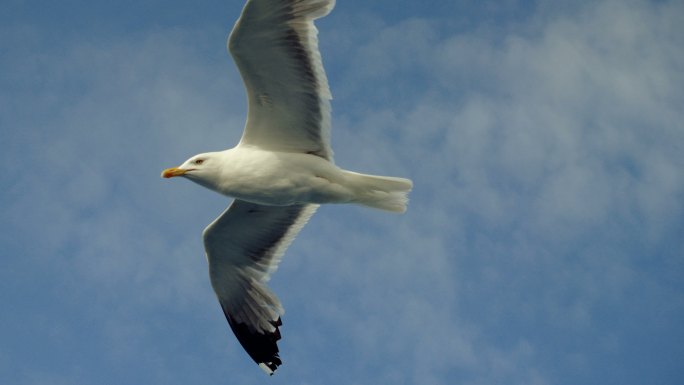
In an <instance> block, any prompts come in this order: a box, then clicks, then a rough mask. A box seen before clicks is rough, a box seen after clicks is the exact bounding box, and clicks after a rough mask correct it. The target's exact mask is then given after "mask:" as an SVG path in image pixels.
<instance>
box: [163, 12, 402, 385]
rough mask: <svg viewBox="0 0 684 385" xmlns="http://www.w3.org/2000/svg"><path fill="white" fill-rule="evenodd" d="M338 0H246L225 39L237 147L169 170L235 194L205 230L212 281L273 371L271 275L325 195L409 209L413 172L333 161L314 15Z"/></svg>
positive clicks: (253, 350) (247, 345)
mask: <svg viewBox="0 0 684 385" xmlns="http://www.w3.org/2000/svg"><path fill="white" fill-rule="evenodd" d="M334 5H335V1H334V0H249V1H247V4H246V5H245V7H244V9H243V11H242V15H241V16H240V18H239V20H238V21H237V23H236V24H235V27H234V28H233V31H232V32H231V34H230V37H229V39H228V48H229V51H230V53H231V54H232V56H233V59H234V60H235V63H236V64H237V66H238V68H239V70H240V74H241V75H242V79H243V81H244V83H245V88H246V90H247V98H248V114H247V122H246V124H245V129H244V133H243V135H242V139H241V140H240V142H239V143H238V145H237V146H236V147H235V148H232V149H228V150H225V151H219V152H209V153H204V154H199V155H195V156H193V157H192V158H190V159H188V160H187V161H186V162H184V163H183V164H182V165H181V166H179V167H175V168H170V169H166V170H164V172H163V173H162V176H164V177H166V178H170V177H174V176H183V177H186V178H188V179H190V180H192V181H193V182H196V183H198V184H200V185H202V186H205V187H207V188H209V189H211V190H214V191H216V192H219V193H221V194H224V195H227V196H230V197H233V198H235V200H234V202H233V203H232V204H231V205H230V207H229V208H228V209H227V210H226V211H225V212H223V214H221V215H220V216H219V217H218V218H217V219H216V220H215V221H214V222H212V223H211V224H210V225H209V226H207V228H206V229H205V230H204V233H203V238H204V246H205V249H206V253H207V259H208V262H209V275H210V278H211V284H212V287H213V288H214V291H215V292H216V295H217V297H218V300H219V302H220V304H221V308H222V309H223V312H224V314H225V316H226V319H227V320H228V323H229V324H230V327H231V329H232V330H233V332H234V333H235V335H236V337H237V339H238V341H239V342H240V344H241V345H242V346H243V347H244V349H245V350H246V351H247V353H248V354H249V355H250V357H252V359H253V360H254V361H255V362H256V363H257V364H258V365H259V366H260V367H261V368H262V369H264V371H266V372H267V373H268V374H273V372H274V371H275V370H276V369H277V368H278V366H279V365H280V364H281V363H282V362H281V360H280V357H279V354H278V346H277V344H276V342H277V341H278V340H279V339H280V330H279V326H280V325H281V319H280V316H281V315H282V314H283V307H282V305H281V304H280V301H278V298H277V297H276V296H275V294H273V293H272V292H271V291H270V290H269V289H268V287H267V286H266V282H267V281H268V279H269V276H270V274H271V273H272V272H273V271H274V270H275V269H276V267H277V265H278V262H279V261H280V258H281V256H282V255H283V253H284V252H285V250H286V249H287V247H288V246H289V244H290V243H291V242H292V240H293V239H294V238H295V236H296V235H297V233H298V232H299V231H300V229H301V228H302V227H303V226H304V225H305V224H306V222H307V221H308V220H309V218H310V217H311V215H313V213H314V212H315V211H316V209H317V208H318V205H319V204H321V203H355V204H361V205H366V206H370V207H375V208H379V209H383V210H388V211H394V212H404V211H405V210H406V204H407V194H408V192H409V191H410V190H411V188H412V183H411V181H410V180H408V179H402V178H393V177H383V176H373V175H364V174H358V173H354V172H351V171H346V170H342V169H340V168H339V167H337V166H335V165H334V163H333V159H332V150H331V148H330V99H331V95H330V90H329V89H328V81H327V79H326V76H325V72H324V70H323V66H322V62H321V57H320V53H319V51H318V40H317V30H316V27H315V26H314V24H313V20H314V19H316V18H319V17H322V16H325V15H327V14H328V13H329V12H330V11H331V10H332V8H333V7H334Z"/></svg>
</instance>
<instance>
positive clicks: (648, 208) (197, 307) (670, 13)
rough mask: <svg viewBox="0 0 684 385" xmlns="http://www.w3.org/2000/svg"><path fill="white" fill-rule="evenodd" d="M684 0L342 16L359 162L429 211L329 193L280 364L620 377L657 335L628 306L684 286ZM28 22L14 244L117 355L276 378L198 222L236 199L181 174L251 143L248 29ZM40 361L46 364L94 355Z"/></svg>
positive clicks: (342, 83) (19, 105) (61, 336)
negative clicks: (410, 184)
mask: <svg viewBox="0 0 684 385" xmlns="http://www.w3.org/2000/svg"><path fill="white" fill-rule="evenodd" d="M683 14H684V10H683V9H682V6H681V5H679V4H677V3H676V2H669V3H667V2H663V3H658V4H655V3H646V2H640V1H627V2H616V1H607V2H600V3H587V4H586V5H584V6H581V7H578V8H577V9H576V10H575V11H573V12H571V13H567V14H566V13H563V14H561V13H554V12H551V11H548V10H546V11H544V7H541V8H540V11H539V14H537V15H532V16H531V20H532V21H531V22H530V23H527V24H524V25H523V24H520V25H516V24H506V25H505V27H500V28H495V27H492V26H484V27H482V28H478V29H477V30H474V31H468V30H459V31H453V30H452V29H450V26H448V25H442V24H439V23H437V22H435V21H433V20H424V19H419V18H415V19H412V20H407V21H405V22H401V23H398V24H388V23H387V22H385V21H380V20H374V19H373V17H372V16H368V15H366V16H364V18H362V19H361V21H360V22H359V24H358V27H359V28H356V29H355V31H353V32H354V33H347V32H348V26H346V25H343V24H339V25H335V26H333V27H334V28H332V30H329V31H323V30H322V32H321V39H322V42H323V44H324V45H326V46H327V47H328V48H326V49H329V50H331V51H332V52H329V55H328V56H326V59H327V60H326V63H327V62H332V65H329V66H328V67H329V68H336V69H337V71H335V72H334V73H331V80H332V81H331V87H332V91H333V94H334V95H335V97H336V99H335V101H334V103H335V104H334V105H333V107H334V113H335V115H334V119H335V120H334V125H335V127H334V148H335V149H336V158H337V160H338V163H339V164H340V165H341V166H343V167H348V168H350V169H354V170H358V171H361V172H374V173H382V174H388V175H401V176H408V177H411V178H413V179H414V181H415V182H416V187H415V191H414V193H413V196H412V202H411V206H410V209H409V212H408V213H407V214H406V215H405V216H392V215H389V214H385V213H379V212H375V211H370V210H366V209H362V208H350V207H325V208H323V209H321V210H320V212H319V213H318V214H317V215H316V216H315V217H314V218H313V220H312V223H311V224H310V226H307V227H306V228H305V229H304V231H303V233H302V236H301V237H300V238H299V239H298V240H297V241H296V242H295V243H294V244H293V246H292V248H291V250H290V251H289V252H288V253H287V255H286V258H285V259H284V261H283V264H282V266H281V269H280V270H279V271H278V273H277V274H276V275H275V276H274V277H273V280H272V285H273V287H274V288H275V289H276V292H277V293H278V294H279V295H280V297H281V298H282V299H283V302H284V305H285V307H286V310H287V313H286V316H285V326H284V327H283V333H284V339H283V341H282V344H281V346H282V350H283V356H284V359H285V361H286V366H284V367H283V369H282V371H281V373H279V375H280V377H279V378H280V379H278V378H274V379H275V380H276V381H284V382H299V383H308V382H311V383H314V382H317V383H321V382H323V383H340V382H342V381H344V382H345V383H385V382H390V381H391V382H393V383H398V382H415V383H423V384H430V383H432V384H446V383H453V380H454V379H457V380H459V381H460V382H462V383H469V384H486V383H501V382H504V381H505V382H506V383H525V384H530V383H538V384H544V383H564V382H572V379H573V378H578V377H572V376H573V375H576V374H574V373H580V374H578V376H580V377H579V378H584V377H581V373H596V372H592V370H595V368H594V365H598V364H596V363H595V362H600V360H598V361H597V358H601V357H606V356H607V357H609V358H616V357H617V358H619V359H622V358H624V356H623V355H620V354H621V353H620V352H621V351H626V352H628V353H630V354H634V356H635V357H637V359H640V358H643V357H644V356H643V355H644V354H648V352H646V353H643V352H642V353H639V354H641V355H639V354H635V352H634V350H630V349H629V347H630V345H631V343H630V342H631V341H630V339H631V338H633V337H632V336H631V335H630V332H631V331H632V330H634V329H633V328H632V326H621V325H620V323H619V322H618V321H619V320H620V319H627V321H622V322H629V317H630V316H634V315H635V313H634V310H631V309H632V308H633V307H634V305H635V304H634V301H636V305H639V306H643V307H645V308H646V310H653V309H655V308H658V309H659V308H660V306H661V305H662V303H663V302H665V301H666V298H659V296H661V295H662V294H663V293H674V295H677V294H681V291H678V289H677V287H675V288H667V287H665V285H666V284H667V283H668V282H669V281H667V282H665V283H663V282H660V281H659V278H661V277H660V276H659V273H658V271H655V272H654V271H652V270H648V269H646V270H647V271H646V272H644V271H642V270H643V269H642V264H644V263H652V264H654V265H657V266H660V265H662V264H665V263H670V264H673V265H674V266H678V262H677V261H676V260H677V256H676V255H675V254H676V253H677V250H679V251H681V250H682V244H681V241H680V240H676V239H677V237H676V236H675V234H674V233H675V231H676V229H677V228H680V229H681V218H682V205H681V199H680V198H681V196H682V192H683V189H684V180H683V178H682V176H681V172H679V170H681V169H682V168H683V167H682V166H684V165H683V164H682V163H684V159H683V157H682V155H681V154H680V153H681V151H680V147H681V146H682V144H683V143H684V130H682V123H681V122H682V121H684V119H683V118H684V116H682V115H683V114H684V113H682V111H681V108H680V106H681V104H682V103H681V102H682V100H683V99H684V97H683V96H684V95H683V94H684V93H683V91H682V90H683V89H684V87H682V86H683V85H684V84H683V83H684V79H683V78H682V76H683V75H682V73H684V72H683V71H682V68H684V57H683V54H682V51H681V49H680V48H679V47H681V46H683V44H682V43H683V42H682V39H683V38H682V37H681V36H682V35H681V34H680V33H678V32H680V31H679V30H680V29H681V28H680V27H679V24H678V20H680V19H681V16H682V15H683ZM362 27H363V28H362ZM366 31H370V32H372V33H368V34H367V33H366ZM5 32H7V31H5ZM10 32H11V33H10V34H5V36H33V37H31V38H27V39H24V40H23V41H24V42H27V43H25V44H26V45H25V46H24V48H22V45H21V44H18V43H17V44H15V45H11V44H10V43H7V41H12V39H10V40H7V41H6V42H5V43H4V44H10V47H9V51H8V52H10V53H15V54H16V55H9V57H16V58H17V59H16V60H10V61H9V62H4V64H3V65H4V66H6V68H9V69H10V70H11V71H9V72H7V71H4V74H5V75H4V76H3V77H0V80H2V84H3V85H12V87H13V88H12V90H13V91H12V93H8V92H7V91H5V92H3V91H0V100H1V101H2V102H3V103H2V104H0V112H1V113H2V115H3V116H5V117H6V116H11V117H12V120H9V119H7V118H5V119H6V120H4V121H1V122H3V135H4V134H5V133H6V132H8V133H11V136H10V138H11V140H10V141H9V142H5V143H3V144H2V146H3V151H2V154H1V155H0V157H2V158H1V159H2V161H3V164H15V163H16V161H17V160H24V159H28V162H29V163H30V164H32V165H34V166H35V167H33V168H32V170H33V172H31V173H26V172H23V171H20V170H19V169H11V170H8V171H6V172H5V173H4V175H3V176H2V178H3V179H2V183H3V187H4V186H7V188H6V189H4V191H3V192H2V194H3V195H2V197H3V198H4V199H5V201H6V202H7V203H5V205H6V206H5V207H6V209H5V211H4V214H5V216H4V219H3V222H4V224H3V226H4V227H11V228H13V229H14V230H13V231H14V232H13V233H11V234H13V235H14V236H15V238H13V239H9V236H8V235H3V238H2V241H3V244H9V245H12V246H13V247H15V248H19V247H21V249H20V250H21V251H22V252H25V253H26V254H27V255H26V256H25V258H28V260H30V263H23V262H13V263H15V266H19V267H26V266H33V267H34V268H36V270H37V271H35V272H34V273H31V274H29V275H28V276H31V277H33V278H35V279H45V277H50V276H55V277H58V278H53V279H54V280H52V281H49V282H50V284H49V285H53V286H55V287H58V288H59V289H60V290H61V291H62V292H61V293H60V294H61V295H58V296H55V297H53V296H52V294H50V295H48V297H47V298H48V299H47V300H49V301H55V302H56V304H57V305H67V307H69V308H70V309H71V311H74V312H75V313H74V314H72V316H71V317H73V318H79V317H85V318H88V319H90V320H91V321H92V325H94V326H91V327H92V328H93V330H91V331H90V332H89V334H88V335H89V336H91V337H92V338H93V339H94V341H93V342H92V345H91V346H90V348H89V350H87V352H92V351H93V350H104V352H101V353H102V354H103V357H102V359H101V361H100V362H99V363H97V365H95V364H93V365H94V367H98V368H100V367H103V368H104V369H103V370H105V371H107V370H108V371H114V370H115V369H116V368H122V367H132V368H134V369H139V370H140V371H146V370H148V372H146V373H147V374H146V376H148V377H144V376H145V375H142V374H140V376H141V377H144V378H148V379H150V381H152V382H155V381H156V382H164V383H173V382H178V383H180V382H183V380H186V379H189V378H186V377H187V376H189V375H188V374H187V373H190V372H193V373H203V374H204V375H206V376H207V377H208V378H219V377H222V378H223V379H225V376H227V375H230V376H235V375H237V374H236V373H241V374H240V376H242V375H244V378H240V381H242V382H243V383H249V382H250V381H252V382H256V381H258V380H260V378H259V377H258V375H259V373H258V372H257V371H256V370H255V371H254V373H252V372H250V371H249V370H250V368H251V369H255V368H252V366H253V365H251V363H250V362H249V360H248V359H246V357H245V356H244V353H243V352H241V351H240V349H239V347H237V346H236V345H237V344H236V343H234V341H233V339H232V336H230V333H229V330H228V327H227V325H225V323H224V321H223V320H222V318H221V317H222V315H221V314H220V310H219V309H218V305H216V304H215V303H214V299H213V298H212V297H211V292H210V288H209V285H208V282H207V280H206V270H205V268H206V267H205V263H204V261H203V256H202V248H201V243H200V239H199V233H200V230H201V229H202V227H203V226H205V225H206V224H207V223H208V222H209V221H210V220H212V219H213V217H214V216H216V215H218V213H219V212H220V210H221V209H222V208H223V205H224V201H225V200H224V199H223V198H221V197H216V196H214V195H212V194H211V193H209V192H206V191H203V190H202V189H200V188H197V187H196V186H191V185H190V184H184V183H182V182H181V183H173V182H168V181H162V180H161V179H159V177H158V174H159V172H160V170H161V168H163V167H166V166H170V165H173V164H174V163H175V162H180V161H182V160H183V159H184V158H185V157H187V156H189V155H192V154H193V153H195V152H199V151H204V150H207V149H215V148H221V147H227V146H230V145H231V143H234V142H236V141H237V138H238V136H239V134H240V131H241V126H242V124H243V117H244V97H243V93H242V85H241V83H240V81H239V79H238V78H237V75H236V72H235V71H234V70H232V71H233V72H230V71H231V68H232V66H231V64H230V63H229V61H228V60H229V59H228V57H227V55H226V53H225V52H224V51H223V43H222V42H221V43H220V44H219V43H217V44H216V48H213V46H212V47H205V46H197V42H198V41H214V40H213V39H214V37H215V36H217V35H224V32H223V31H221V32H220V33H217V32H216V31H213V30H211V29H206V30H200V31H188V30H162V31H159V32H155V33H150V34H141V35H139V36H134V37H130V36H128V37H125V38H122V39H118V38H117V39H113V40H112V41H89V40H88V39H87V38H84V39H83V40H82V41H78V42H70V43H69V44H66V43H65V45H64V46H59V47H55V48H52V49H47V50H45V51H42V52H38V51H34V50H35V49H38V48H40V47H43V43H44V42H43V41H40V39H41V37H40V36H41V35H40V32H36V31H33V32H31V31H28V34H27V31H26V30H14V31H10ZM36 35H37V36H36ZM208 35H211V39H210V38H209V37H208ZM331 36H332V37H336V38H344V39H342V40H340V44H339V46H338V45H335V44H331V43H327V44H326V43H325V41H326V39H330V37H331ZM369 36H370V38H369ZM222 38H223V37H221V39H222ZM335 41H337V40H335ZM26 46H28V48H26ZM207 52H210V53H207ZM203 55H208V56H203ZM200 57H205V58H206V57H210V58H211V59H210V62H204V61H202V60H200V59H199V58H200ZM328 58H329V59H328ZM213 60H216V61H215V62H214V61H213ZM0 76H2V75H0ZM36 77H37V78H36ZM5 89H8V88H5ZM19 90H21V91H19ZM0 119H1V118H0ZM8 121H9V122H12V126H6V125H5V124H6V123H5V122H8ZM8 143H9V144H10V145H8ZM217 143H218V144H217ZM169 162H171V164H169ZM46 218H47V219H46ZM48 219H49V220H48ZM36 233H37V234H38V236H35V235H34V234H36ZM673 239H674V240H673ZM664 240H669V242H671V243H672V244H670V245H667V246H662V245H661V244H660V243H661V242H663V241H664ZM633 248H635V249H637V250H633ZM668 250H669V251H668ZM644 253H645V254H653V255H643V254H644ZM649 258H650V259H649ZM666 259H668V260H670V262H663V260H666ZM671 260H674V261H675V262H671ZM48 289H54V287H49V288H48ZM635 292H636V293H641V294H640V295H633V294H634V293H635ZM62 296H66V297H67V298H66V299H65V298H61V297H62ZM650 296H656V298H650ZM88 299H89V300H88ZM79 304H81V305H82V306H83V308H82V309H79V310H77V311H76V310H73V308H74V307H76V306H78V305H79ZM677 306H678V305H670V307H667V308H666V309H665V310H662V312H664V315H666V316H667V315H672V314H681V311H682V309H681V308H680V307H677ZM679 306H681V305H679ZM606 309H607V310H606ZM22 314H23V313H22ZM56 316H59V315H58V314H56ZM643 317H648V316H643ZM647 319H648V318H647ZM32 322H33V323H32V324H31V325H33V326H35V327H36V329H37V330H40V328H39V327H41V326H45V324H46V323H47V322H48V319H47V318H40V319H39V320H37V321H35V320H34V321H32ZM663 322H667V321H663ZM55 324H57V325H59V327H55V328H54V330H53V331H52V333H53V334H54V335H52V336H48V337H49V338H47V339H46V340H47V342H48V343H49V344H50V343H55V345H50V346H52V349H53V351H56V352H59V348H56V347H54V346H57V344H56V342H55V341H58V342H61V341H65V340H66V341H69V340H70V339H69V337H75V336H77V335H78V331H79V330H76V327H73V326H70V325H69V317H66V320H65V318H58V320H57V321H55ZM612 325H615V327H614V328H613V327H612ZM668 326H669V327H671V326H672V324H666V327H668ZM646 330H647V331H649V330H651V329H646ZM39 333H48V332H42V331H39ZM40 335H41V336H42V337H45V334H40ZM81 343H83V342H81ZM594 343H596V345H594ZM582 344H591V345H592V347H591V348H588V347H586V346H581V345H582ZM71 349H75V348H71ZM69 351H72V350H69ZM198 351H201V352H198ZM193 352H198V355H197V357H200V356H201V357H202V358H201V359H198V358H197V357H193V354H192V353H193ZM207 352H209V353H211V354H207ZM81 354H83V355H85V354H84V353H81ZM8 356H9V354H8V353H6V352H4V351H2V350H0V357H1V358H3V360H4V357H8ZM78 357H81V358H87V357H83V356H78ZM604 359H605V358H604ZM87 362H90V361H87ZM223 364H225V366H223ZM22 365H23V366H22V367H21V371H23V373H24V375H25V377H24V379H23V381H24V382H25V383H30V382H32V381H36V379H39V380H40V379H42V378H43V377H44V376H45V377H46V378H53V379H54V378H56V379H58V380H59V381H62V382H71V381H72V380H73V381H76V380H77V379H81V380H83V381H82V382H88V379H90V378H95V376H96V374H93V373H88V372H86V373H85V374H84V373H82V372H79V370H77V369H74V368H71V369H64V370H63V371H62V372H59V369H55V368H53V369H52V370H49V369H48V370H46V372H43V371H35V375H33V376H31V375H29V373H32V372H34V369H35V368H34V367H32V366H30V364H28V363H22ZM84 366H85V364H84ZM84 366H81V368H83V367H84ZM243 366H244V367H243ZM113 368H115V369H113ZM235 368H238V369H239V370H237V369H235ZM188 369H192V370H188ZM81 370H86V369H81ZM3 371H6V369H4V368H3ZM573 371H574V372H573ZM252 375H253V376H252ZM231 378H232V377H231ZM566 378H567V379H566Z"/></svg>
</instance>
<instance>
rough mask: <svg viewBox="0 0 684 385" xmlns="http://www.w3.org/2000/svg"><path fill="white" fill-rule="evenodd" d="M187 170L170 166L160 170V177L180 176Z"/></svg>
mask: <svg viewBox="0 0 684 385" xmlns="http://www.w3.org/2000/svg"><path fill="white" fill-rule="evenodd" d="M186 171H187V170H183V169H182V168H177V167H171V168H167V169H166V170H164V171H162V175H161V176H162V177H164V178H173V177H174V176H182V175H185V173H186Z"/></svg>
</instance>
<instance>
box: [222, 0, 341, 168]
mask: <svg viewBox="0 0 684 385" xmlns="http://www.w3.org/2000/svg"><path fill="white" fill-rule="evenodd" d="M334 6H335V0H249V1H248V2H247V4H246V5H245V7H244V9H243V10H242V15H241V16H240V19H239V20H238V21H237V23H236V24H235V27H234V28H233V31H232V32H231V34H230V37H229V38H228V49H229V51H230V53H231V54H232V56H233V59H234V60H235V63H236V64H237V66H238V69H239V70H240V74H241V75H242V80H243V81H244V83H245V87H246V89H247V99H248V114H247V123H246V125H245V131H244V133H243V135H242V139H241V140H240V144H239V145H252V146H257V147H260V148H264V149H268V150H275V151H286V152H302V153H310V154H315V155H318V156H321V157H323V158H325V159H328V160H332V150H331V149H330V99H331V98H332V96H331V95H330V90H329V88H328V80H327V78H326V76H325V71H324V69H323V64H322V62H321V54H320V52H319V51H318V38H317V34H318V31H317V30H316V27H315V26H314V23H313V20H314V19H317V18H319V17H323V16H325V15H327V14H328V13H329V12H330V11H331V10H332V8H333V7H334Z"/></svg>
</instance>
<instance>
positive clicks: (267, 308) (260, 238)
mask: <svg viewBox="0 0 684 385" xmlns="http://www.w3.org/2000/svg"><path fill="white" fill-rule="evenodd" d="M317 208H318V205H310V204H305V205H293V206H262V205H258V204H254V203H249V202H245V201H241V200H237V199H236V200H235V201H234V202H233V204H232V205H231V206H230V207H229V208H228V209H227V210H226V211H225V212H223V214H221V216H219V217H218V218H216V220H215V221H214V222H212V223H211V224H210V225H209V226H207V228H206V229H204V233H203V234H202V235H203V238H204V248H205V249H206V252H207V259H208V261H209V276H210V278H211V285H212V287H213V288H214V291H215V292H216V295H217V297H218V300H219V302H220V303H221V308H222V309H223V313H224V314H225V315H226V319H227V320H228V324H229V325H230V327H231V329H232V330H233V332H234V333H235V336H236V337H237V339H238V341H240V344H241V345H242V347H243V348H244V349H245V350H246V351H247V353H248V354H249V355H250V357H252V359H253V360H254V361H255V362H256V363H257V364H259V366H260V367H261V368H262V369H264V370H265V371H266V372H267V373H269V374H273V371H275V370H276V369H277V368H278V365H280V364H281V363H282V362H281V361H280V358H279V356H278V346H277V345H276V342H277V341H278V340H279V339H280V331H279V330H278V326H280V325H281V322H280V315H281V314H283V308H282V306H281V305H280V301H278V298H277V297H276V296H275V294H273V293H272V292H271V291H270V290H269V289H268V287H266V282H267V281H268V278H269V275H270V273H271V272H273V271H274V270H275V269H276V267H277V265H278V262H279V261H280V257H281V256H282V255H283V253H284V252H285V249H286V248H287V247H288V246H289V244H290V243H291V242H292V240H293V239H294V237H295V236H296V235H297V233H299V230H301V228H302V227H303V226H304V225H305V224H306V222H307V221H308V220H309V218H310V217H311V215H313V213H314V212H315V211H316V209H317Z"/></svg>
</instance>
